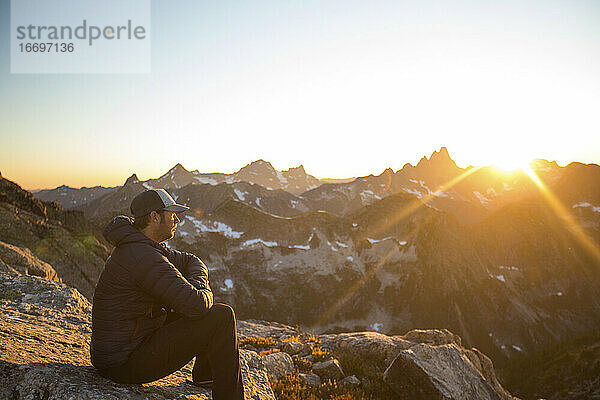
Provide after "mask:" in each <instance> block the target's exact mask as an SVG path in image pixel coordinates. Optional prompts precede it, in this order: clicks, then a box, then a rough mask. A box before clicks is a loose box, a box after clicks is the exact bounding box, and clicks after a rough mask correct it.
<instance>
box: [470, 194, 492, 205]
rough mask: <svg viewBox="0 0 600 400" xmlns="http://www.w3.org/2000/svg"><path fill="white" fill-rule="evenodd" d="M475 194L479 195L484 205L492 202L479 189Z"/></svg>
mask: <svg viewBox="0 0 600 400" xmlns="http://www.w3.org/2000/svg"><path fill="white" fill-rule="evenodd" d="M473 194H474V195H475V197H477V199H478V200H479V202H480V203H481V204H482V205H484V206H487V205H488V203H489V202H490V200H489V199H488V198H487V197H485V196H484V195H482V194H481V193H479V192H478V191H474V192H473Z"/></svg>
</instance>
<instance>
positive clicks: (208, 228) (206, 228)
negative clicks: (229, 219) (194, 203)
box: [186, 215, 244, 239]
mask: <svg viewBox="0 0 600 400" xmlns="http://www.w3.org/2000/svg"><path fill="white" fill-rule="evenodd" d="M186 218H187V219H188V220H189V221H190V222H191V223H193V224H194V227H196V230H198V231H200V232H216V233H220V234H222V235H223V236H226V237H229V238H232V239H239V238H240V237H241V236H242V235H243V234H244V232H237V231H234V230H233V228H231V227H230V226H229V225H226V224H224V223H222V222H219V221H211V222H209V223H208V224H207V225H205V224H204V223H203V222H202V221H199V220H197V219H196V218H194V217H192V216H190V215H188V216H186Z"/></svg>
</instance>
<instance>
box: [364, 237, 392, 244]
mask: <svg viewBox="0 0 600 400" xmlns="http://www.w3.org/2000/svg"><path fill="white" fill-rule="evenodd" d="M390 239H392V237H391V236H388V237H386V238H383V239H371V238H367V240H368V241H369V243H371V244H373V243H379V242H383V241H384V240H390Z"/></svg>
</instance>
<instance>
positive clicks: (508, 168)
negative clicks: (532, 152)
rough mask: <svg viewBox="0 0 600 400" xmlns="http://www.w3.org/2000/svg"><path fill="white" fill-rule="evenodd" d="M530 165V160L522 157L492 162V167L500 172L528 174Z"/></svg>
mask: <svg viewBox="0 0 600 400" xmlns="http://www.w3.org/2000/svg"><path fill="white" fill-rule="evenodd" d="M530 163H531V160H529V159H526V158H524V157H504V158H502V159H498V160H495V161H493V162H492V166H493V167H495V168H496V169H499V170H500V171H502V172H508V173H512V172H517V171H523V172H528V171H529V170H530V169H531V166H530V165H529V164H530Z"/></svg>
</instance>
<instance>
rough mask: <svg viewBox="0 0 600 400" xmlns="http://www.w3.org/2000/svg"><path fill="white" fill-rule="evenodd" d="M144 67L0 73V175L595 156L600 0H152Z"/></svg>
mask: <svg viewBox="0 0 600 400" xmlns="http://www.w3.org/2000/svg"><path fill="white" fill-rule="evenodd" d="M151 12H152V26H151V37H152V73H151V74H144V75H124V74H121V75H92V74H81V75H17V74H10V59H9V46H10V40H9V29H10V2H9V0H0V132H1V133H0V135H1V136H0V171H1V172H2V175H3V176H5V177H7V178H9V179H11V180H13V181H16V182H17V183H19V184H21V185H22V186H24V187H26V188H29V189H32V188H42V187H55V186H58V185H61V184H67V185H71V186H82V185H87V186H90V185H96V184H103V185H117V184H122V183H123V182H124V180H125V179H126V178H127V176H129V175H130V174H131V173H133V172H136V173H137V174H138V176H139V177H140V178H141V179H148V178H151V177H158V176H159V175H160V174H162V173H164V172H165V171H166V170H168V169H169V168H170V167H172V166H173V165H174V164H175V163H177V162H181V163H182V164H183V165H184V166H185V167H186V168H188V169H196V168H198V169H199V170H200V171H202V172H211V171H221V172H233V171H235V170H237V169H239V168H240V167H242V166H243V165H245V164H247V163H248V162H250V161H253V160H256V159H259V158H263V159H265V160H268V161H270V162H271V163H272V164H273V165H274V166H275V168H277V169H287V168H290V167H293V166H297V165H298V164H301V163H302V164H304V166H305V168H306V170H307V172H309V173H311V174H313V175H315V176H317V177H320V178H323V177H348V176H359V175H367V174H370V173H380V172H381V171H382V170H383V169H385V168H386V167H391V168H393V169H394V170H396V169H399V168H401V167H402V165H404V163H406V162H412V163H415V162H417V161H418V160H419V158H421V157H422V156H424V155H429V154H430V153H431V152H432V151H434V150H436V149H439V148H440V147H441V146H447V147H448V149H449V151H450V154H451V155H452V156H453V157H454V159H455V160H456V161H457V163H458V164H459V165H461V166H467V165H469V164H473V165H487V164H491V163H499V162H502V161H505V160H526V159H533V158H546V159H551V160H553V159H555V160H557V161H558V162H559V163H560V164H565V163H568V162H569V161H572V160H576V161H583V162H596V163H598V162H600V72H599V71H600V23H599V21H600V1H597V0H594V1H577V0H564V1H551V0H544V1H527V0H519V1H481V0H477V1H450V0H443V1H422V0H419V1H377V0H368V1H367V0H365V1H348V0H345V1H327V0H319V1H218V2H217V1H212V2H206V1H153V2H152V10H151Z"/></svg>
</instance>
